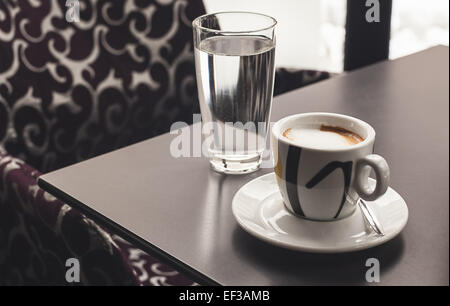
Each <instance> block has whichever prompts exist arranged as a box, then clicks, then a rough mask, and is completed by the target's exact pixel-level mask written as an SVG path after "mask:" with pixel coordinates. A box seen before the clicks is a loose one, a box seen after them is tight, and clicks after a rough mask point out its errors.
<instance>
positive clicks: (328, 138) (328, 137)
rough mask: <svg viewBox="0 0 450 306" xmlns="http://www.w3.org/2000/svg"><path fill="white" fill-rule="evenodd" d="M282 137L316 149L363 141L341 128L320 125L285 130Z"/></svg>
mask: <svg viewBox="0 0 450 306" xmlns="http://www.w3.org/2000/svg"><path fill="white" fill-rule="evenodd" d="M283 136H284V137H286V138H287V139H289V140H292V141H294V142H298V143H299V144H300V145H306V146H309V147H314V148H317V149H321V148H322V149H325V148H328V147H333V148H339V147H341V148H342V147H346V146H352V145H355V144H358V143H360V142H362V141H363V140H364V139H363V138H362V137H361V136H359V135H358V134H357V133H354V132H352V131H349V130H347V129H344V128H342V127H337V126H330V125H324V124H322V125H320V126H319V127H312V126H309V127H308V126H305V127H298V128H287V129H286V130H285V131H284V132H283Z"/></svg>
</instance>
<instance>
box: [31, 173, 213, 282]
mask: <svg viewBox="0 0 450 306" xmlns="http://www.w3.org/2000/svg"><path fill="white" fill-rule="evenodd" d="M37 183H38V186H39V187H40V188H42V189H43V190H44V191H46V192H49V193H50V194H52V195H53V196H55V197H56V198H57V199H58V200H60V201H62V202H64V203H66V204H68V205H69V206H71V207H73V208H76V209H78V210H80V211H81V212H82V213H83V214H85V215H86V216H87V217H88V218H91V219H94V220H95V222H96V223H100V225H101V226H103V227H105V228H107V229H108V230H110V231H111V232H113V233H115V234H117V235H119V236H121V237H122V238H125V239H126V240H129V241H130V242H132V243H134V244H135V245H136V246H137V247H139V248H141V249H142V250H143V251H145V252H147V253H150V255H151V256H155V257H156V258H158V259H160V260H161V261H163V262H165V263H166V264H169V265H173V266H175V268H176V269H178V270H179V271H180V272H183V273H185V274H186V275H187V276H189V277H190V278H192V279H193V280H194V281H195V282H198V283H199V284H200V285H207V286H221V284H219V283H218V282H216V281H214V280H213V279H211V278H209V277H208V276H206V275H205V274H203V273H201V272H199V271H197V270H196V269H194V268H192V267H190V266H189V265H188V264H186V263H184V262H182V261H181V260H179V259H177V258H175V257H173V256H172V255H170V254H169V253H167V252H165V251H163V250H162V249H160V248H158V247H157V246H155V245H153V244H152V243H150V242H148V241H147V240H145V239H142V238H140V237H139V236H138V235H136V234H134V233H133V232H131V231H129V230H127V229H126V228H124V227H123V226H121V225H120V224H118V223H116V222H114V221H112V220H111V219H109V218H108V217H106V216H104V215H102V214H101V213H99V212H97V211H95V210H94V209H92V208H90V207H89V206H87V205H86V204H83V203H82V202H80V201H78V200H77V199H75V198H73V197H72V196H70V195H69V194H67V193H65V192H64V191H62V190H60V189H58V188H57V187H55V186H53V185H52V184H51V183H49V182H47V181H46V180H44V179H43V178H41V177H39V178H38V181H37Z"/></svg>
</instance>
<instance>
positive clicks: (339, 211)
mask: <svg viewBox="0 0 450 306" xmlns="http://www.w3.org/2000/svg"><path fill="white" fill-rule="evenodd" d="M374 142H375V130H374V129H373V128H372V127H371V126H370V125H369V124H368V123H366V122H364V121H362V120H359V119H357V118H353V117H350V116H345V115H340V114H331V113H305V114H298V115H293V116H289V117H286V118H283V119H281V120H280V121H278V122H277V123H276V124H275V125H274V126H273V128H272V150H273V156H274V171H275V174H276V178H277V183H278V187H279V189H280V192H281V195H282V197H283V201H284V204H285V206H286V208H287V209H288V210H289V211H290V212H291V213H293V214H294V215H296V216H298V217H302V218H306V219H311V220H320V221H334V220H339V219H342V218H345V217H347V216H350V215H351V214H352V213H353V212H354V211H355V209H356V206H357V205H356V204H357V202H358V200H359V198H363V199H365V200H368V201H373V200H376V199H377V198H378V197H380V196H381V195H383V194H384V193H385V192H386V190H387V187H388V184H389V167H388V164H387V162H386V161H385V160H384V158H383V157H381V156H379V155H376V154H373V147H374ZM371 169H373V170H374V173H375V175H376V181H377V182H376V185H375V186H374V187H373V186H371V185H370V184H369V181H368V176H369V174H370V170H371Z"/></svg>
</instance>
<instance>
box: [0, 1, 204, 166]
mask: <svg viewBox="0 0 450 306" xmlns="http://www.w3.org/2000/svg"><path fill="white" fill-rule="evenodd" d="M65 3H66V0H61V1H56V0H52V1H35V0H33V1H31V0H25V1H1V2H0V59H1V60H0V143H2V142H3V143H4V146H5V148H6V150H7V151H8V152H9V153H11V154H13V155H14V156H16V157H20V158H22V159H23V160H25V161H26V162H27V163H29V164H30V165H33V166H34V167H36V168H37V169H39V170H41V171H48V170H52V169H57V168H60V167H62V166H66V165H69V164H72V163H74V162H77V161H80V160H83V159H86V158H88V157H91V156H94V155H98V154H101V153H104V152H108V151H111V150H112V149H115V148H118V147H120V146H124V145H127V144H130V143H133V142H136V141H139V140H142V139H146V138H149V137H152V136H155V135H158V134H160V133H162V132H165V131H168V129H169V127H170V124H171V123H172V122H175V121H178V120H180V121H186V122H189V121H190V120H192V107H193V103H194V101H196V100H195V99H196V87H195V86H196V85H195V82H194V76H195V75H194V66H193V53H192V28H191V21H192V19H193V18H194V17H196V16H198V15H199V14H202V13H204V9H203V4H202V2H201V1H200V0H189V1H187V0H173V1H171V0H154V1H153V0H132V1H129V0H108V1H105V0H98V1H96V0H80V1H79V3H80V22H72V23H70V22H67V21H66V19H65V12H66V11H67V8H66V7H65ZM2 16H3V18H2Z"/></svg>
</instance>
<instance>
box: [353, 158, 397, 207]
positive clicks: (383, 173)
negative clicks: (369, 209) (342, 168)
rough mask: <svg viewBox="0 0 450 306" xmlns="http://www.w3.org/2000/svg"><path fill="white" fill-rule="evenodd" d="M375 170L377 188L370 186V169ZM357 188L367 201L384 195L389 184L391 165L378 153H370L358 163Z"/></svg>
mask: <svg viewBox="0 0 450 306" xmlns="http://www.w3.org/2000/svg"><path fill="white" fill-rule="evenodd" d="M371 168H372V169H373V170H374V172H375V177H376V180H377V183H376V186H375V188H374V189H373V190H372V188H370V186H369V180H368V178H369V174H370V169H371ZM355 174H356V177H355V180H356V181H355V190H356V192H357V193H358V194H359V196H360V197H361V198H362V199H363V200H366V201H374V200H376V199H378V198H379V197H380V196H382V195H383V194H384V193H385V192H386V190H387V188H388V186H389V166H388V163H387V162H386V160H385V159H384V158H383V157H382V156H380V155H377V154H370V155H367V156H366V157H363V158H361V159H360V160H358V161H357V163H356V173H355Z"/></svg>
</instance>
